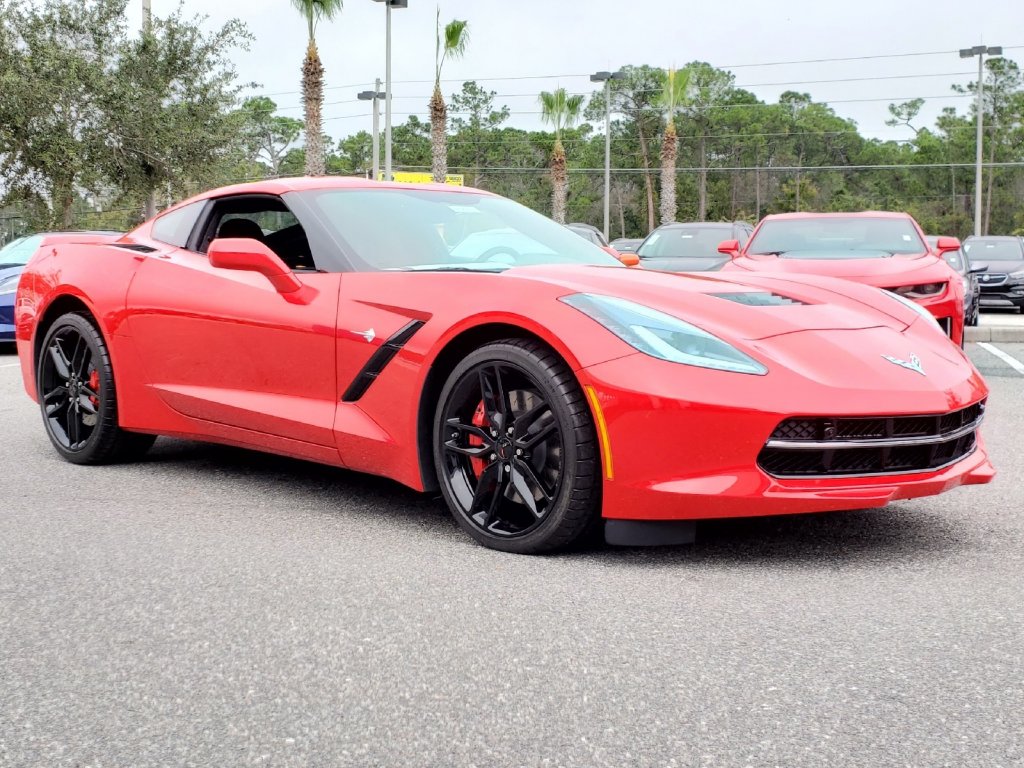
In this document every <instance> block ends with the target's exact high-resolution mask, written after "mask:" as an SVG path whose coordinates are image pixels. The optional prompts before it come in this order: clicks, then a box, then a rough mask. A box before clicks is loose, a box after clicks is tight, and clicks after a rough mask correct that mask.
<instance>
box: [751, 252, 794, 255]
mask: <svg viewBox="0 0 1024 768" xmlns="http://www.w3.org/2000/svg"><path fill="white" fill-rule="evenodd" d="M787 253H789V251H765V252H764V253H752V254H750V255H751V256H785V255H786V254H787Z"/></svg>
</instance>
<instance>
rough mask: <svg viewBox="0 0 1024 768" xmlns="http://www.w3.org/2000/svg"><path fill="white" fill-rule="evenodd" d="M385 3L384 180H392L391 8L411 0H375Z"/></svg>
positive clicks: (398, 6) (403, 5)
mask: <svg viewBox="0 0 1024 768" xmlns="http://www.w3.org/2000/svg"><path fill="white" fill-rule="evenodd" d="M373 2H375V3H384V9H385V16H386V17H387V21H386V22H385V29H386V32H385V37H386V40H385V42H384V51H385V52H384V55H385V57H386V58H387V63H386V64H385V67H384V94H385V96H384V180H385V181H391V9H392V8H408V7H409V0H373Z"/></svg>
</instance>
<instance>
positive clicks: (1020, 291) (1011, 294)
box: [981, 285, 1024, 309]
mask: <svg viewBox="0 0 1024 768" xmlns="http://www.w3.org/2000/svg"><path fill="white" fill-rule="evenodd" d="M981 306H983V307H991V308H993V309H997V308H998V309H1013V308H1014V307H1024V285H1003V286H998V287H996V286H985V285H983V286H982V287H981Z"/></svg>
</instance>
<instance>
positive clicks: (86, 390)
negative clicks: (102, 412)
mask: <svg viewBox="0 0 1024 768" xmlns="http://www.w3.org/2000/svg"><path fill="white" fill-rule="evenodd" d="M81 389H82V394H83V395H85V396H86V397H94V398H96V399H97V400H99V399H100V395H99V392H97V391H96V390H95V389H93V388H92V387H89V386H87V385H85V384H83V385H82V387H81Z"/></svg>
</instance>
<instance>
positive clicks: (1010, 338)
mask: <svg viewBox="0 0 1024 768" xmlns="http://www.w3.org/2000/svg"><path fill="white" fill-rule="evenodd" d="M964 340H965V341H1001V342H1004V343H1006V344H1022V343H1024V326H1013V325H984V326H976V327H967V328H964Z"/></svg>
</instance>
